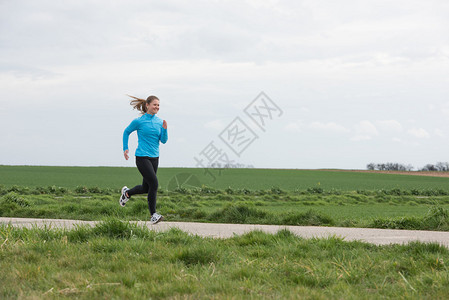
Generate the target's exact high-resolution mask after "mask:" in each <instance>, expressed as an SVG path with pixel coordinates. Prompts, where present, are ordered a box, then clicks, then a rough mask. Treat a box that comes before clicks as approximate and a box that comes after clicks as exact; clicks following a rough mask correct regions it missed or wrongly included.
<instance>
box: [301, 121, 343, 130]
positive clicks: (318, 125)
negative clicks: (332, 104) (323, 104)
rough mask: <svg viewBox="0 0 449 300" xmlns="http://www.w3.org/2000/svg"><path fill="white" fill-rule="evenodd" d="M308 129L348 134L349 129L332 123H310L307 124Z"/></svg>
mask: <svg viewBox="0 0 449 300" xmlns="http://www.w3.org/2000/svg"><path fill="white" fill-rule="evenodd" d="M309 127H310V128H312V129H317V130H324V131H331V132H349V129H347V128H345V127H344V126H342V125H340V124H337V123H334V122H328V123H322V122H312V123H310V124H309Z"/></svg>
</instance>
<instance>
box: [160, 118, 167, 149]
mask: <svg viewBox="0 0 449 300" xmlns="http://www.w3.org/2000/svg"><path fill="white" fill-rule="evenodd" d="M167 127H168V126H167V121H165V120H164V121H163V122H162V130H161V137H160V140H161V142H162V144H165V143H166V142H167V140H168V131H167Z"/></svg>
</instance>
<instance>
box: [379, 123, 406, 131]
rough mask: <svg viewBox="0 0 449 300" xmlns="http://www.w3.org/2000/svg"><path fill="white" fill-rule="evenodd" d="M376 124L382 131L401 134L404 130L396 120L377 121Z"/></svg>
mask: <svg viewBox="0 0 449 300" xmlns="http://www.w3.org/2000/svg"><path fill="white" fill-rule="evenodd" d="M376 124H377V126H378V127H379V129H381V130H382V131H389V132H401V131H402V130H403V127H402V124H401V123H399V122H398V121H396V120H383V121H377V122H376Z"/></svg>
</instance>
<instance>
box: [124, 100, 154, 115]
mask: <svg viewBox="0 0 449 300" xmlns="http://www.w3.org/2000/svg"><path fill="white" fill-rule="evenodd" d="M127 96H128V97H131V98H133V99H134V100H131V101H130V103H129V104H131V105H132V107H133V109H137V110H138V111H140V113H141V114H142V115H144V114H145V113H146V112H147V104H150V103H151V102H152V101H153V100H159V98H158V97H156V96H149V97H148V98H147V100H144V99H140V98H137V97H134V96H131V95H127Z"/></svg>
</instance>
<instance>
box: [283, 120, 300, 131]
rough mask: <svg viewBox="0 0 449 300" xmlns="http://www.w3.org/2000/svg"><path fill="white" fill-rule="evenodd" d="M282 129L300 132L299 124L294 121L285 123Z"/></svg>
mask: <svg viewBox="0 0 449 300" xmlns="http://www.w3.org/2000/svg"><path fill="white" fill-rule="evenodd" d="M284 129H285V130H287V131H291V132H300V131H301V125H300V124H298V123H296V122H291V123H289V124H287V126H285V127H284Z"/></svg>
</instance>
